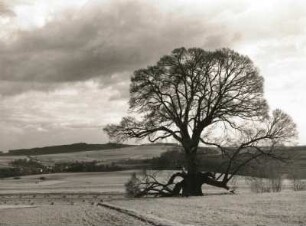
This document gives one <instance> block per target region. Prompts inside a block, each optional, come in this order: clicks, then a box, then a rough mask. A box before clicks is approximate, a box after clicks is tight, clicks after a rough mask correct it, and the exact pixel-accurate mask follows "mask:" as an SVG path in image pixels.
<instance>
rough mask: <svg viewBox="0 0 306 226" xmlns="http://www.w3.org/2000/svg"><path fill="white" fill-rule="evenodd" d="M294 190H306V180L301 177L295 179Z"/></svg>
mask: <svg viewBox="0 0 306 226" xmlns="http://www.w3.org/2000/svg"><path fill="white" fill-rule="evenodd" d="M292 188H293V191H305V190H306V182H305V181H302V180H300V179H296V178H295V179H293V187H292Z"/></svg>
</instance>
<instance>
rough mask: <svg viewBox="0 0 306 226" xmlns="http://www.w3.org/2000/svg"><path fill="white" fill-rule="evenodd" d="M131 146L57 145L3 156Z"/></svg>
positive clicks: (14, 151)
mask: <svg viewBox="0 0 306 226" xmlns="http://www.w3.org/2000/svg"><path fill="white" fill-rule="evenodd" d="M129 146H132V145H127V144H117V143H106V144H86V143H75V144H68V145H57V146H48V147H38V148H30V149H15V150H9V151H8V153H3V154H2V155H46V154H59V153H72V152H83V151H94V150H106V149H118V148H124V147H129Z"/></svg>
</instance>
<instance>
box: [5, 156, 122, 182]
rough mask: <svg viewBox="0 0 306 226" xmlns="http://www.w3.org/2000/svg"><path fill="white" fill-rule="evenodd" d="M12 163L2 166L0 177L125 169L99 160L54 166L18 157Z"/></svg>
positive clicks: (62, 163)
mask: <svg viewBox="0 0 306 226" xmlns="http://www.w3.org/2000/svg"><path fill="white" fill-rule="evenodd" d="M10 165H11V167H7V168H0V178H6V177H19V176H25V175H35V174H48V173H65V172H109V171H118V170H123V169H124V168H123V167H120V166H118V165H117V164H115V163H110V164H101V163H99V162H97V161H91V162H61V163H55V164H54V165H53V166H45V165H43V164H42V163H40V162H39V161H37V160H34V159H30V160H28V159H17V160H14V161H12V162H11V163H10Z"/></svg>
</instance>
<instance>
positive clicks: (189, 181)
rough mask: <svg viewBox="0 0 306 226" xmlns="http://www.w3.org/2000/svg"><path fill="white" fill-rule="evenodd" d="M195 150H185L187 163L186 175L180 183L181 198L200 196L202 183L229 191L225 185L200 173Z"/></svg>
mask: <svg viewBox="0 0 306 226" xmlns="http://www.w3.org/2000/svg"><path fill="white" fill-rule="evenodd" d="M196 150H197V148H193V149H189V151H186V150H185V153H186V155H185V157H186V163H187V175H186V176H185V178H184V180H183V181H182V183H181V186H182V195H183V196H201V195H203V192H202V185H203V184H204V183H206V184H209V185H211V186H215V187H220V188H225V189H227V190H229V187H228V186H227V184H226V183H225V182H223V181H217V180H215V179H214V178H213V177H212V176H210V175H209V174H205V173H202V172H200V171H199V170H198V166H197V162H196V159H197V158H196V156H197V151H196Z"/></svg>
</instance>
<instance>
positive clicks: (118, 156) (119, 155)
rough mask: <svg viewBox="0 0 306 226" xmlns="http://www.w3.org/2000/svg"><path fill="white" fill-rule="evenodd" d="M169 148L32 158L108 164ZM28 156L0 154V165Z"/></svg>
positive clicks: (143, 147)
mask: <svg viewBox="0 0 306 226" xmlns="http://www.w3.org/2000/svg"><path fill="white" fill-rule="evenodd" d="M168 149H169V146H168V145H139V146H129V147H124V148H114V149H105V150H95V151H82V152H68V153H56V154H46V155H35V156H33V158H35V159H37V160H39V161H40V162H42V163H43V164H46V165H52V164H54V163H56V162H76V161H79V162H81V161H88V162H89V161H99V162H101V163H105V164H110V163H112V162H119V161H126V160H131V159H132V160H135V159H138V160H139V159H149V158H153V157H157V156H159V155H160V154H161V153H163V152H165V151H167V150H168ZM23 158H28V157H27V156H22V155H6V156H0V167H7V166H9V163H10V162H11V161H12V160H15V159H23Z"/></svg>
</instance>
